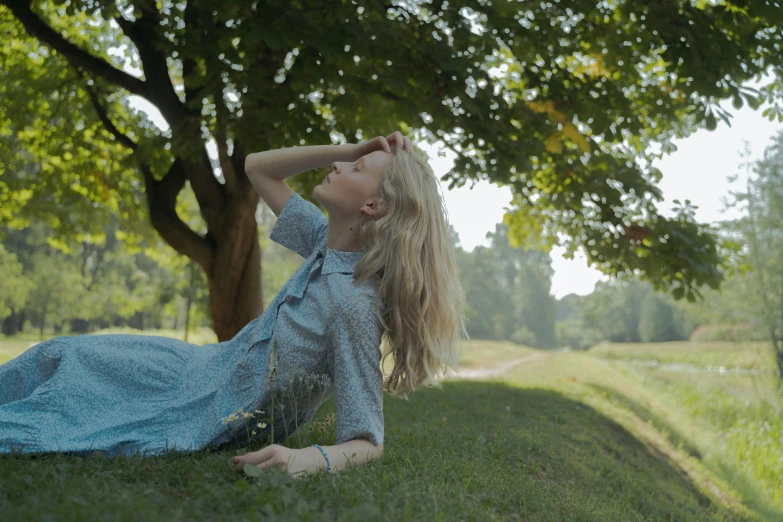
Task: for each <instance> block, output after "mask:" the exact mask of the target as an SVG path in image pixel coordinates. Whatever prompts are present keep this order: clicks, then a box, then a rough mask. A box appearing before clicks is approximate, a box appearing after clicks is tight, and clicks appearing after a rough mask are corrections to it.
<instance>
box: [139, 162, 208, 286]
mask: <svg viewBox="0 0 783 522" xmlns="http://www.w3.org/2000/svg"><path fill="white" fill-rule="evenodd" d="M141 170H142V173H143V175H144V182H145V183H144V184H145V188H146V192H147V204H148V206H149V212H150V221H151V222H152V226H153V227H155V230H157V231H158V234H160V236H161V237H162V238H163V239H164V240H165V241H166V243H168V244H169V245H171V247H172V248H173V249H174V250H176V251H177V252H179V253H180V254H183V255H185V256H188V257H189V258H190V259H192V260H194V261H195V262H197V263H198V264H199V265H201V266H202V267H203V268H204V270H205V271H206V272H207V273H212V269H213V267H214V263H215V251H216V248H215V245H214V244H212V243H211V241H209V240H207V239H206V238H204V237H202V236H200V235H198V234H197V233H196V232H194V231H193V230H192V229H191V228H190V227H189V226H188V225H187V224H185V223H184V222H183V221H182V220H181V219H180V217H179V215H178V214H177V211H176V203H177V195H178V194H179V192H180V191H181V190H182V188H183V187H184V186H185V180H186V179H187V178H186V176H185V169H184V168H183V165H182V160H180V159H179V158H176V159H175V160H174V163H173V164H172V165H171V168H169V171H168V172H167V173H166V175H165V176H164V177H163V179H162V180H160V181H155V179H154V178H153V176H152V172H151V171H150V169H149V167H148V166H147V165H141Z"/></svg>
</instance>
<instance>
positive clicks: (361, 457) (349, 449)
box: [302, 439, 383, 471]
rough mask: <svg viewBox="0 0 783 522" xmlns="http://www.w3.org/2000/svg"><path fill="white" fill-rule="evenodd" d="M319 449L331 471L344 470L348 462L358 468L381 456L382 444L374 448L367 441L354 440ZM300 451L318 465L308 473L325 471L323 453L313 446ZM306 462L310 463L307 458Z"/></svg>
mask: <svg viewBox="0 0 783 522" xmlns="http://www.w3.org/2000/svg"><path fill="white" fill-rule="evenodd" d="M321 447H322V448H323V450H324V451H325V452H326V455H327V456H328V457H329V463H330V464H331V465H332V471H335V470H342V469H345V468H346V466H348V463H349V462H351V463H353V464H356V465H357V466H360V465H362V464H365V463H367V462H370V461H371V460H374V459H376V458H378V457H380V456H381V455H383V444H378V445H377V446H376V445H375V444H373V443H372V442H370V441H369V440H367V439H354V440H349V441H348V442H343V443H342V444H337V445H335V446H321ZM302 451H304V452H308V453H309V454H308V457H309V456H310V455H313V456H314V457H315V462H316V463H317V464H318V467H316V468H315V469H310V471H316V470H318V469H323V470H325V469H326V459H325V458H324V455H323V453H321V450H319V449H318V448H316V447H315V446H310V447H308V448H302ZM319 459H320V460H319ZM307 460H308V461H310V459H309V458H308V459H307Z"/></svg>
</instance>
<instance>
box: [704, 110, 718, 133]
mask: <svg viewBox="0 0 783 522" xmlns="http://www.w3.org/2000/svg"><path fill="white" fill-rule="evenodd" d="M706 122H707V129H708V130H711V131H714V130H715V129H716V128H717V127H718V122H717V120H716V119H715V115H714V114H713V113H710V114H708V115H707V118H706Z"/></svg>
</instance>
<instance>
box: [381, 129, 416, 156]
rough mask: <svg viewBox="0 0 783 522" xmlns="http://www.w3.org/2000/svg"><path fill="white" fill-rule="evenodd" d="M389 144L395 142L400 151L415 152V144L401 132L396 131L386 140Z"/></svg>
mask: <svg viewBox="0 0 783 522" xmlns="http://www.w3.org/2000/svg"><path fill="white" fill-rule="evenodd" d="M386 140H387V142H388V143H392V142H394V144H395V145H396V146H397V148H398V149H402V150H407V151H408V152H413V144H412V143H411V140H410V139H408V137H407V136H403V135H402V133H401V132H400V131H394V132H392V133H391V134H389V136H388V137H387V138H386Z"/></svg>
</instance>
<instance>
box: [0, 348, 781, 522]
mask: <svg viewBox="0 0 783 522" xmlns="http://www.w3.org/2000/svg"><path fill="white" fill-rule="evenodd" d="M474 343H475V341H474ZM495 346H496V349H495V350H494V351H493V349H492V343H482V348H481V350H482V355H481V357H483V358H484V360H485V362H486V365H487V366H492V365H494V364H496V363H497V362H502V360H504V359H506V358H516V357H510V356H509V354H510V353H511V354H512V355H513V352H510V349H509V347H508V346H504V343H496V345H495ZM523 350H524V349H523ZM525 353H530V352H529V351H528V352H525ZM523 355H524V354H523ZM473 356H474V357H475V356H476V354H473ZM473 362H474V363H475V362H476V360H475V359H474V361H473ZM641 372H642V371H641V370H637V369H634V368H625V367H622V366H619V365H616V364H613V363H608V362H605V361H601V360H599V359H596V358H594V357H591V356H590V355H589V354H585V353H578V352H570V353H546V354H545V356H544V357H541V358H539V359H536V360H535V361H531V362H530V363H529V364H522V365H519V366H517V367H515V368H513V369H512V370H510V371H509V372H508V373H507V374H505V375H504V376H503V377H502V379H497V380H494V381H491V382H474V381H447V382H444V383H443V390H436V389H423V390H421V391H419V392H417V393H416V394H414V395H413V397H412V398H411V400H410V401H403V400H400V399H395V398H392V397H390V396H388V395H387V396H385V398H384V413H385V419H386V437H385V441H384V446H385V453H384V455H383V457H382V458H380V459H379V460H377V461H375V462H372V463H370V464H368V465H365V466H361V467H358V468H354V469H349V470H345V471H342V472H337V473H333V474H332V475H325V474H319V475H316V476H313V477H309V478H305V479H302V480H294V479H289V478H288V477H287V476H286V475H283V474H280V473H278V472H266V473H264V474H263V476H262V477H260V478H255V477H251V476H247V475H245V474H241V473H236V472H234V471H233V467H232V465H231V463H230V457H231V456H233V455H234V454H235V452H234V451H230V450H227V451H223V452H218V453H216V452H208V451H204V452H197V453H195V454H193V455H190V456H187V455H178V456H177V455H169V456H166V457H149V458H146V459H142V458H133V459H125V458H119V459H116V460H113V461H109V460H105V459H101V458H96V459H84V458H79V457H73V456H65V455H41V456H10V457H5V458H0V513H3V515H4V517H5V518H7V519H8V520H46V519H56V520H107V519H112V520H134V521H135V520H166V521H169V520H245V519H250V518H253V519H258V518H263V519H265V520H346V521H347V520H357V521H358V520H427V521H429V520H481V521H484V520H546V521H548V520H553V521H554V520H558V521H561V520H562V521H572V520H575V521H579V520H583V521H588V520H590V521H593V520H599V521H613V520H617V521H636V520H638V521H642V520H645V521H646V520H652V521H656V520H677V521H680V520H687V521H699V520H703V521H722V520H726V521H728V520H732V521H739V520H759V521H764V520H780V519H782V518H783V506H780V505H778V504H776V503H775V502H774V501H773V500H770V498H769V497H770V495H768V494H766V493H765V492H764V491H763V490H759V489H757V488H755V484H756V483H755V482H753V481H752V480H751V479H752V477H751V478H750V479H748V482H746V483H743V482H742V478H743V477H744V476H745V475H747V472H746V471H744V470H741V469H735V468H734V467H732V464H731V461H730V460H729V461H728V462H727V463H725V467H723V468H721V467H720V466H718V465H717V463H721V462H722V461H721V459H720V458H719V457H718V456H713V455H708V454H707V453H706V452H705V451H704V450H705V448H709V447H710V444H716V445H715V446H714V447H715V448H717V447H718V445H717V443H716V442H715V440H714V439H716V438H719V436H718V435H717V434H715V433H714V430H712V428H711V425H710V424H709V422H707V421H706V420H703V419H702V420H700V419H696V418H694V416H693V415H692V414H691V413H690V410H688V409H687V408H686V407H681V405H679V404H678V403H677V400H678V397H677V396H676V394H674V395H671V392H669V391H665V390H662V389H659V387H656V386H657V385H654V384H652V383H644V382H643V377H644V375H643V374H642V373H641ZM660 386H664V385H660ZM332 411H334V399H331V400H329V401H327V402H326V403H325V404H324V405H323V406H322V408H321V410H320V411H319V417H320V416H323V415H324V414H325V413H327V412H332ZM302 429H304V428H302ZM300 431H302V430H301V429H300ZM321 437H322V439H321V442H323V443H326V444H333V443H334V440H333V435H327V436H321ZM309 442H310V441H304V442H303V443H302V444H303V445H304V444H306V443H309ZM284 443H285V444H286V445H288V446H290V447H299V446H298V445H299V444H300V441H299V440H298V439H297V438H296V437H292V438H291V439H290V440H289V441H284ZM251 449H255V448H251ZM754 488H755V489H754Z"/></svg>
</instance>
